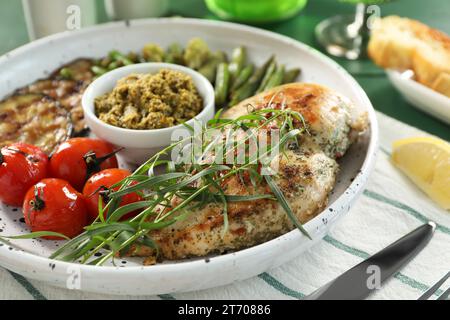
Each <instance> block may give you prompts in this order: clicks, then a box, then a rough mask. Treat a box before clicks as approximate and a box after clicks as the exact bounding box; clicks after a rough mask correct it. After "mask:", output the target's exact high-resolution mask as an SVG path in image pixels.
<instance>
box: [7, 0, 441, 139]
mask: <svg viewBox="0 0 450 320" xmlns="http://www.w3.org/2000/svg"><path fill="white" fill-rule="evenodd" d="M96 1H98V7H99V10H98V11H99V13H98V15H99V21H106V16H105V13H104V7H103V2H102V1H100V0H96ZM353 11H354V6H352V5H349V4H344V3H341V2H339V1H338V0H310V3H309V4H308V5H307V7H306V9H305V10H304V11H302V12H301V13H300V14H299V15H297V16H296V17H294V18H292V19H290V20H288V21H284V22H280V23H272V24H266V25H261V26H260V27H261V28H264V29H267V30H271V31H274V32H278V33H281V34H284V35H287V36H289V37H292V38H294V39H297V40H299V41H302V42H304V43H306V44H308V45H311V46H314V47H318V45H317V43H316V41H315V39H314V27H315V26H316V25H317V23H319V22H320V21H321V20H323V19H325V18H327V17H329V16H332V15H335V14H339V13H352V12H353ZM171 14H173V15H181V16H185V17H196V18H206V19H217V17H215V16H214V15H213V14H211V13H210V12H208V10H207V8H206V6H205V5H204V2H203V1H202V0H172V1H171ZM381 14H382V15H390V14H397V15H401V16H406V17H411V18H414V19H418V20H421V21H423V22H425V23H427V24H429V25H431V26H432V27H435V28H438V29H441V30H443V31H445V32H447V33H450V22H449V21H450V20H449V16H450V1H448V0H397V1H394V2H392V3H389V4H385V5H383V6H381ZM27 41H28V37H27V33H26V28H25V22H24V17H23V13H22V8H21V1H19V0H0V54H2V53H5V52H7V51H9V50H11V49H13V48H15V47H17V46H20V45H22V44H25V43H26V42H27ZM337 61H338V62H339V63H340V64H342V65H343V66H344V67H345V68H346V69H347V70H348V71H349V72H350V73H351V74H353V76H354V77H355V78H356V80H357V81H358V82H359V83H360V84H361V86H362V87H363V88H364V90H365V91H366V92H367V94H368V96H369V98H370V99H371V100H372V103H373V105H374V106H375V108H376V109H377V110H379V111H381V112H383V113H385V114H387V115H390V116H391V117H394V118H396V119H398V120H400V121H403V122H405V123H408V124H410V125H412V126H415V127H418V128H420V129H422V130H425V131H428V132H430V133H432V134H435V135H437V136H440V137H442V138H444V139H446V140H448V141H449V140H450V128H449V126H448V125H446V124H445V123H443V122H440V121H439V120H436V119H435V118H432V117H430V116H428V115H427V114H424V113H422V112H420V111H418V110H416V109H414V108H413V107H412V106H410V105H409V104H408V103H407V102H406V101H404V100H403V98H402V97H401V96H400V95H399V94H398V93H397V91H395V89H394V88H393V87H392V86H391V84H390V83H389V81H388V80H387V78H386V76H385V75H384V73H383V71H382V70H381V69H379V68H377V67H375V66H374V65H373V63H371V62H370V61H368V60H365V61H356V62H349V61H345V60H342V59H337Z"/></svg>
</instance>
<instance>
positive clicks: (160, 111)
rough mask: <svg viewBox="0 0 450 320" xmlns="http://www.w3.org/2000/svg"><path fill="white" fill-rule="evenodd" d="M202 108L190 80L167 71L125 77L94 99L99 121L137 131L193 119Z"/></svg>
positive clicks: (179, 74) (178, 73)
mask: <svg viewBox="0 0 450 320" xmlns="http://www.w3.org/2000/svg"><path fill="white" fill-rule="evenodd" d="M202 108H203V99H202V97H201V96H200V94H199V93H198V91H197V88H196V87H195V85H194V82H193V80H192V78H191V77H190V76H188V75H186V74H184V73H181V72H177V71H173V70H167V69H162V70H160V71H159V72H158V73H157V74H133V75H130V76H127V77H125V78H123V79H121V80H119V81H118V82H117V85H116V87H115V88H114V89H113V91H112V92H110V93H107V94H105V95H103V96H101V97H98V98H97V99H96V100H95V113H96V115H97V117H98V118H99V119H100V120H102V121H103V122H106V123H108V124H111V125H113V126H116V127H121V128H127V129H138V130H145V129H160V128H167V127H172V126H175V125H178V124H180V123H183V122H185V121H187V120H190V119H192V118H193V117H195V116H196V115H197V114H199V113H200V111H201V110H202Z"/></svg>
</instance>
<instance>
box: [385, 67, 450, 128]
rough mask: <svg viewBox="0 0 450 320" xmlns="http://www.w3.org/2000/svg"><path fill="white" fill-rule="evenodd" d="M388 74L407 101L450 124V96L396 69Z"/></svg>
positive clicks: (387, 72)
mask: <svg viewBox="0 0 450 320" xmlns="http://www.w3.org/2000/svg"><path fill="white" fill-rule="evenodd" d="M386 74H387V76H388V78H389V80H390V81H391V83H392V84H393V85H394V87H395V88H396V89H397V90H398V92H400V94H401V95H402V96H403V97H404V98H405V100H406V101H408V102H409V103H411V104H412V105H413V106H414V107H416V108H418V109H420V110H422V111H423V112H426V113H428V114H430V115H432V116H433V117H435V118H437V119H439V120H441V121H444V122H446V123H448V124H450V98H448V97H446V96H444V95H443V94H440V93H439V92H436V91H434V90H432V89H430V88H428V87H426V86H424V85H423V84H420V83H419V82H417V81H414V80H413V79H411V78H409V77H406V76H404V75H402V73H400V72H398V71H395V70H386Z"/></svg>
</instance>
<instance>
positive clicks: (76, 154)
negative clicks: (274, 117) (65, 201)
mask: <svg viewBox="0 0 450 320" xmlns="http://www.w3.org/2000/svg"><path fill="white" fill-rule="evenodd" d="M119 151H120V150H116V151H114V149H113V146H112V145H111V144H109V143H108V142H106V141H102V140H99V139H91V138H73V139H69V140H67V141H66V142H64V143H62V144H61V145H59V147H58V148H57V149H56V150H55V152H54V153H53V155H52V157H51V159H50V173H51V176H52V177H54V178H58V179H63V180H66V181H67V182H69V183H70V184H71V185H72V186H73V187H74V188H75V189H76V190H78V191H80V192H81V191H82V190H83V186H84V184H85V182H86V181H87V179H89V177H90V176H92V175H93V174H94V173H96V172H99V171H101V170H104V169H108V168H117V167H118V163H117V158H116V156H115V154H116V153H117V152H119Z"/></svg>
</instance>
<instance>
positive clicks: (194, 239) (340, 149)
mask: <svg viewBox="0 0 450 320" xmlns="http://www.w3.org/2000/svg"><path fill="white" fill-rule="evenodd" d="M249 106H251V107H249ZM268 107H270V108H291V109H293V110H296V111H298V112H300V113H301V114H302V115H303V117H304V119H305V122H306V124H307V127H308V130H309V133H310V134H304V135H303V136H302V138H301V143H300V145H299V146H298V147H297V148H294V149H291V148H290V149H288V150H286V153H285V154H284V155H280V156H279V168H278V173H277V174H276V175H275V176H273V179H274V181H275V182H276V183H277V185H278V187H279V188H280V189H281V191H282V192H283V194H284V196H285V197H286V199H287V201H288V203H289V205H290V207H291V208H292V210H293V212H294V214H295V215H296V216H297V218H298V220H299V221H300V222H301V223H305V222H307V221H309V220H310V219H312V218H313V217H315V216H316V215H317V214H318V213H319V212H321V210H323V208H324V207H325V206H326V205H327V200H328V194H329V193H330V191H331V190H332V189H333V186H334V184H335V179H336V175H337V173H338V164H337V162H336V159H337V158H339V157H342V156H343V155H344V154H345V152H346V150H347V149H348V147H349V146H350V144H351V143H352V142H353V141H354V139H355V137H356V136H357V133H359V132H361V131H363V130H364V129H365V128H366V126H367V124H366V122H365V121H364V120H355V119H352V117H351V114H352V109H353V106H352V104H351V102H350V101H349V100H348V99H346V98H344V97H342V96H341V95H339V94H337V93H336V92H333V91H331V90H330V89H327V88H325V87H322V86H319V85H315V84H302V83H296V84H288V85H283V86H280V87H277V88H274V89H272V90H270V91H268V92H264V93H262V94H260V95H257V96H255V97H252V98H250V99H247V100H245V101H243V102H241V103H240V104H239V105H237V106H235V107H233V108H231V109H230V110H228V111H227V112H226V113H225V114H224V117H226V118H236V117H238V116H240V115H244V114H246V113H247V112H248V110H249V109H251V108H256V109H261V108H268ZM222 187H223V188H224V192H225V194H228V195H251V194H267V193H271V192H270V189H269V187H268V186H267V185H266V184H265V183H261V184H260V185H259V186H257V187H256V188H255V187H253V186H252V185H251V184H250V183H248V184H247V183H245V181H242V179H240V178H238V177H231V178H229V179H228V180H227V181H224V183H223V185H222ZM174 201H177V200H176V199H174ZM222 210H223V207H222V205H221V204H209V205H207V206H206V207H204V208H203V209H198V210H197V211H195V212H192V213H191V214H190V215H189V216H188V218H186V219H184V220H180V221H178V222H177V223H175V224H173V225H172V226H170V227H168V228H165V229H162V230H158V231H155V232H152V233H151V237H152V238H153V239H154V241H155V242H156V243H157V244H158V246H159V249H160V251H159V252H160V257H161V258H162V259H170V260H173V259H182V258H186V257H191V256H204V255H208V254H211V253H222V252H224V251H228V250H236V249H241V248H245V247H250V246H253V245H256V244H259V243H262V242H264V241H268V240H271V239H273V238H275V237H277V236H280V235H282V234H284V233H286V232H288V231H290V230H292V229H293V228H294V225H293V223H292V222H291V221H290V219H289V218H288V216H287V214H286V213H285V211H284V210H283V208H282V207H281V205H280V204H279V203H278V202H276V201H274V200H270V199H263V200H257V201H251V202H250V201H246V202H241V203H236V202H234V203H229V204H228V219H229V228H228V230H227V232H225V233H224V228H223V226H224V222H223V214H222ZM153 254H154V252H153V251H152V250H151V249H149V248H146V247H139V248H137V247H134V248H132V255H138V256H151V257H150V258H149V259H148V260H147V263H149V264H150V263H153V262H154V257H153V256H152V255H153Z"/></svg>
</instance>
